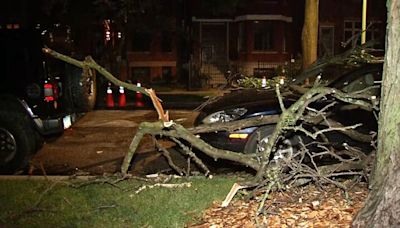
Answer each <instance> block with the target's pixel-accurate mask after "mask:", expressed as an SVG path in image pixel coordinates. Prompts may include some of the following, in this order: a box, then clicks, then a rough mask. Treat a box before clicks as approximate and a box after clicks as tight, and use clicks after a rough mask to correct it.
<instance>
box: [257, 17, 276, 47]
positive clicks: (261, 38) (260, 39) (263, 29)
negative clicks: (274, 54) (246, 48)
mask: <svg viewBox="0 0 400 228" xmlns="http://www.w3.org/2000/svg"><path fill="white" fill-rule="evenodd" d="M253 30H254V50H255V51H271V50H273V49H274V41H273V38H274V36H273V24H272V22H271V21H255V22H254V23H253Z"/></svg>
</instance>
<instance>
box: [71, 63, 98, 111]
mask: <svg viewBox="0 0 400 228" xmlns="http://www.w3.org/2000/svg"><path fill="white" fill-rule="evenodd" d="M90 71H91V72H90V73H91V74H90V75H85V74H82V69H81V68H79V67H76V66H73V65H70V64H67V65H66V69H65V78H64V102H65V106H66V107H65V108H66V110H67V112H71V113H73V112H88V111H91V110H93V108H94V107H95V105H96V96H97V88H96V73H95V71H94V70H90Z"/></svg>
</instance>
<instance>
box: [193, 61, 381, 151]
mask: <svg viewBox="0 0 400 228" xmlns="http://www.w3.org/2000/svg"><path fill="white" fill-rule="evenodd" d="M340 67H342V66H330V67H328V68H326V69H325V70H324V71H323V72H321V74H320V77H321V81H322V83H323V85H324V86H328V87H333V88H337V89H340V90H342V91H344V92H355V91H360V90H363V89H365V88H367V87H371V86H373V85H377V84H380V82H381V78H382V77H381V72H382V65H381V64H368V65H363V66H361V67H356V68H354V69H346V70H341V72H345V73H342V74H337V72H338V69H339V68H340ZM329 69H330V70H329ZM332 69H334V70H333V71H332ZM339 71H340V70H339ZM331 72H335V73H331ZM292 83H298V84H300V83H301V82H298V81H293V82H292ZM282 90H285V88H282ZM370 93H371V96H375V97H376V98H377V97H378V96H379V89H375V90H371V91H370ZM297 98H298V96H297V97H296V96H286V97H285V99H284V103H286V106H288V105H290V104H292V103H294V102H295V101H296V100H297ZM280 113H281V110H280V106H279V103H278V99H277V97H276V94H275V91H274V90H273V89H241V90H236V91H231V92H230V93H227V94H225V95H223V96H222V97H220V98H219V99H216V100H215V101H214V102H211V103H209V104H207V105H205V106H204V107H203V108H202V109H201V112H200V114H199V116H198V117H197V119H196V121H195V125H200V124H214V123H222V122H230V121H234V120H240V119H246V118H251V117H255V116H266V115H277V114H280ZM335 118H336V119H337V120H338V121H339V122H341V123H342V124H346V125H348V124H355V123H362V124H363V128H364V129H363V131H364V132H368V131H370V130H374V131H376V129H377V123H376V120H375V118H374V116H373V113H372V112H368V111H365V110H361V109H356V110H351V111H341V112H338V113H335ZM274 128H275V125H274V124H272V125H264V126H260V127H250V128H245V129H241V130H237V131H233V132H227V131H220V132H216V133H205V134H200V137H201V138H202V139H203V140H205V141H206V142H208V143H209V144H211V145H213V146H214V147H217V148H220V149H227V150H231V151H235V152H244V153H254V152H256V150H257V149H259V147H258V145H259V143H260V142H264V143H265V142H267V141H268V136H269V135H270V134H271V133H272V132H273V130H274Z"/></svg>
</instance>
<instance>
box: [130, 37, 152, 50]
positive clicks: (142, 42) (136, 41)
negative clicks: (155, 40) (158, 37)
mask: <svg viewBox="0 0 400 228" xmlns="http://www.w3.org/2000/svg"><path fill="white" fill-rule="evenodd" d="M151 38H152V37H151V34H150V33H147V32H135V33H134V34H133V37H132V51H138V52H147V51H150V45H151Z"/></svg>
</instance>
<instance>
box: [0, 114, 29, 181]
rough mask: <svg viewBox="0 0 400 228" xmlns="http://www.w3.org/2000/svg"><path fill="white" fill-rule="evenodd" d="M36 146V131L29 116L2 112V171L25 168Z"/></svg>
mask: <svg viewBox="0 0 400 228" xmlns="http://www.w3.org/2000/svg"><path fill="white" fill-rule="evenodd" d="M36 148H37V147H36V142H35V132H34V131H33V129H32V126H31V125H30V123H29V120H28V119H27V116H26V115H24V114H20V113H16V112H0V173H13V172H15V171H17V170H19V169H22V168H24V167H25V166H26V165H27V164H28V162H29V159H30V157H31V155H33V154H34V153H35V152H36Z"/></svg>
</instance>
